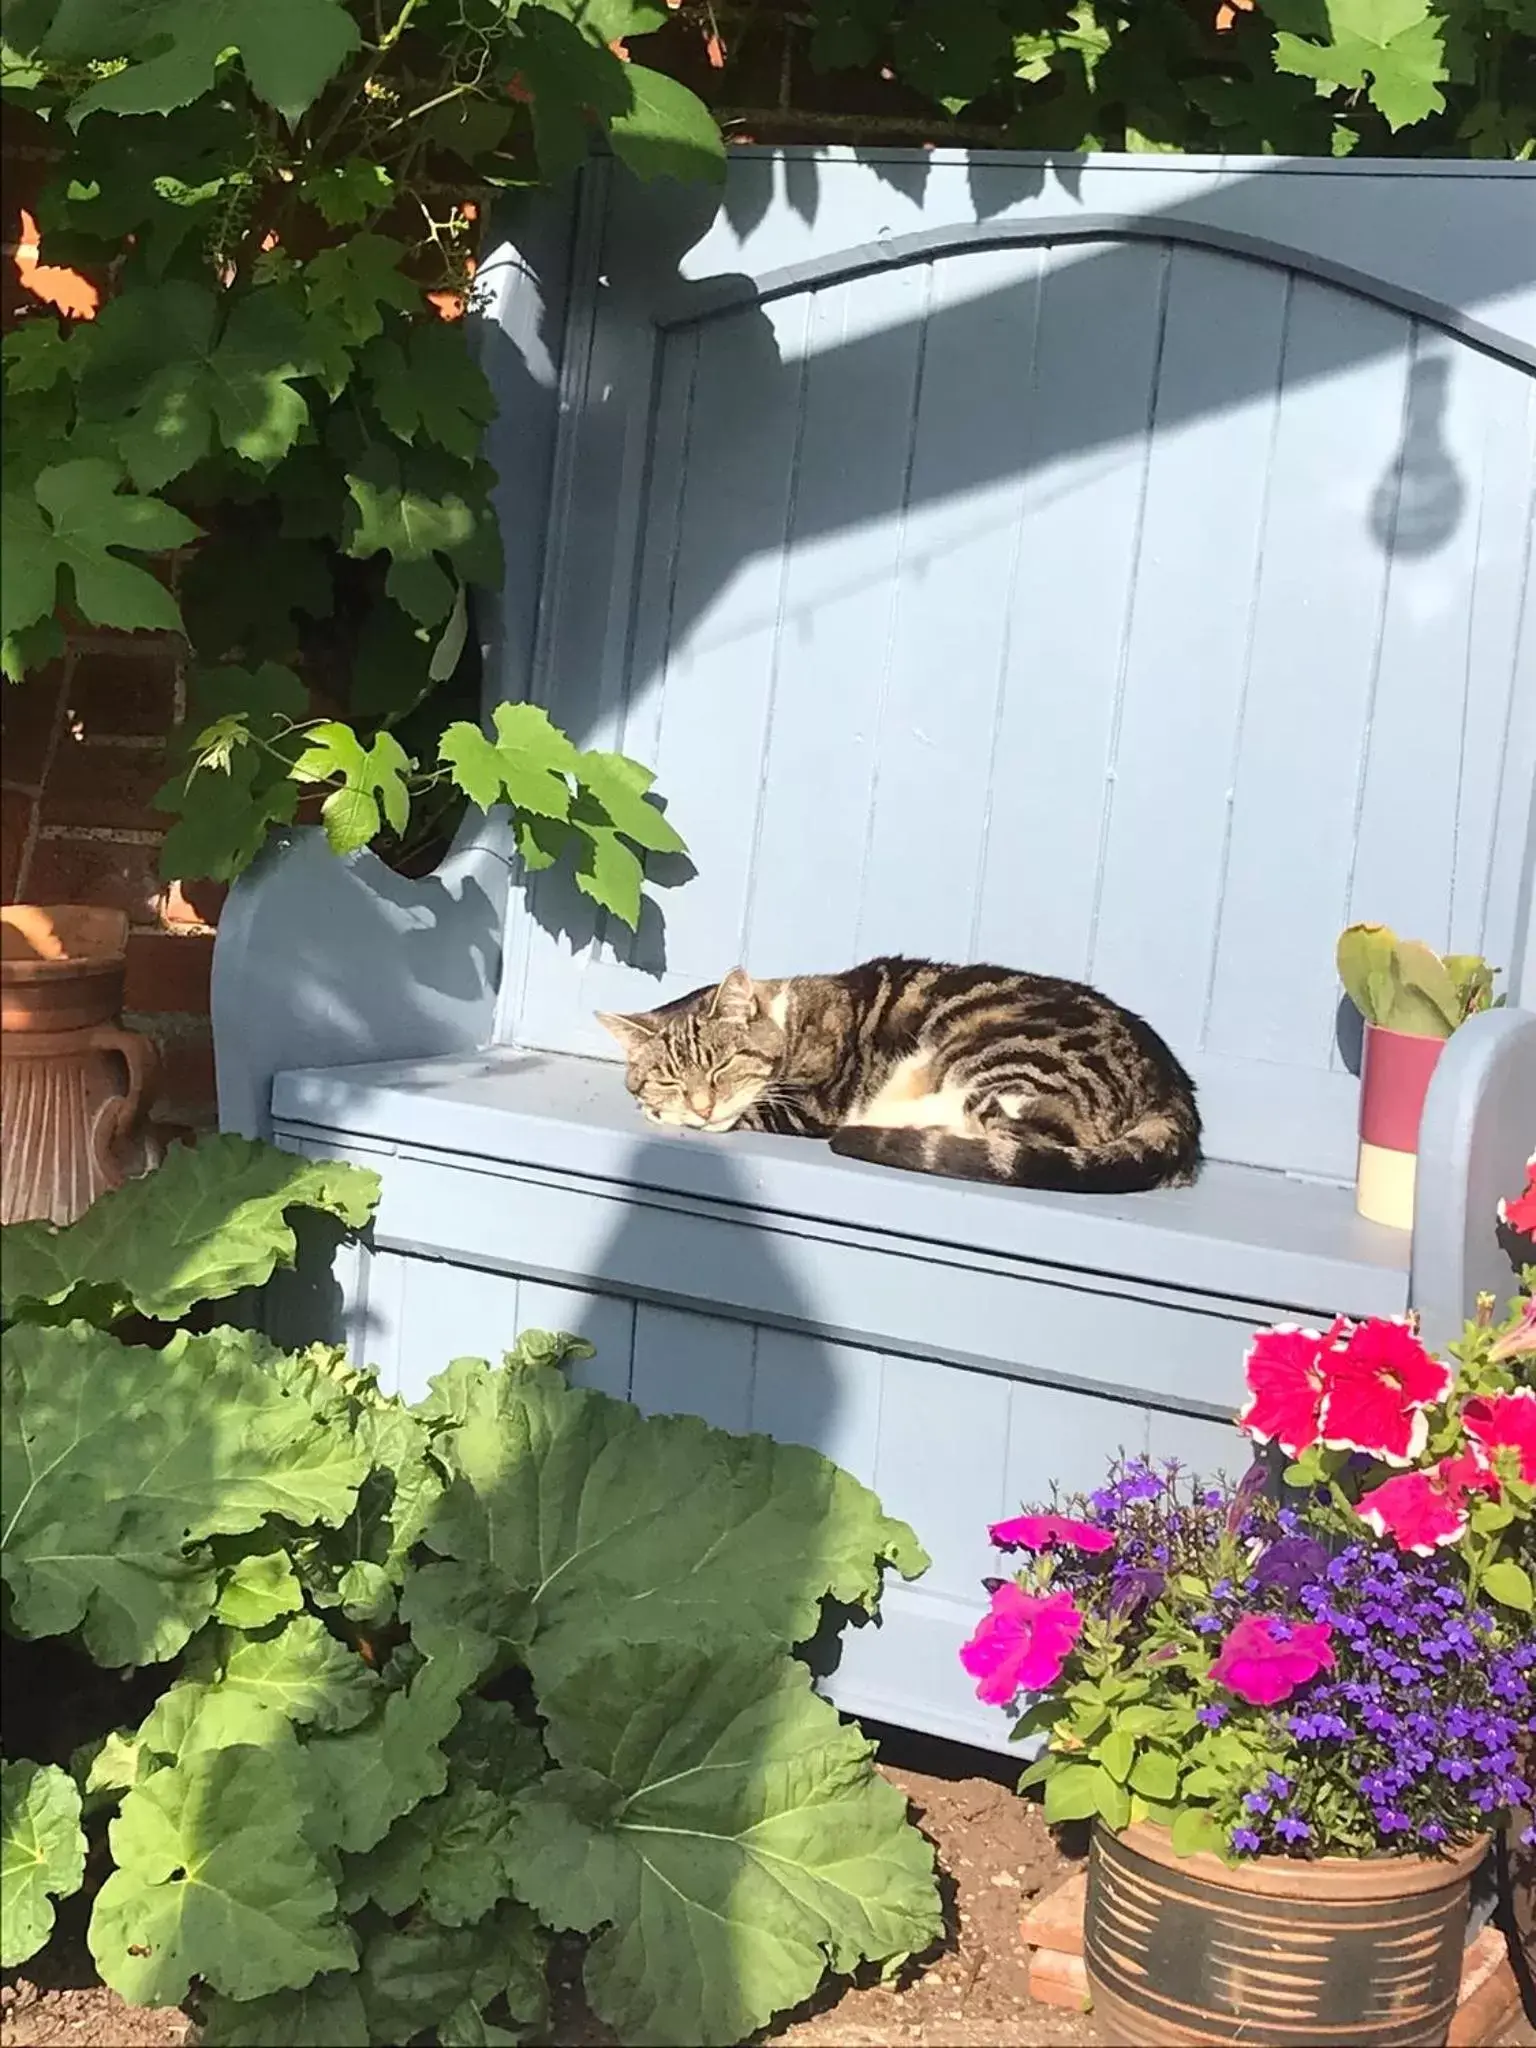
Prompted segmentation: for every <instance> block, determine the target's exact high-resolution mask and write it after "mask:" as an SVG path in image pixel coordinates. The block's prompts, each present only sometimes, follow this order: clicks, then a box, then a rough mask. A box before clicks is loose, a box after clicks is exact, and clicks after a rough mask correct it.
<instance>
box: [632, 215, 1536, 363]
mask: <svg viewBox="0 0 1536 2048" xmlns="http://www.w3.org/2000/svg"><path fill="white" fill-rule="evenodd" d="M1531 197H1532V202H1533V204H1536V188H1533V190H1532V194H1531ZM1120 241H1144V242H1157V243H1167V244H1179V245H1183V246H1185V247H1189V248H1196V249H1212V250H1216V251H1218V252H1220V253H1221V254H1222V255H1226V256H1235V257H1239V258H1241V259H1243V260H1245V261H1248V262H1252V263H1261V264H1264V265H1266V266H1268V267H1270V268H1273V269H1278V270H1289V271H1293V272H1295V273H1296V274H1298V275H1299V276H1302V277H1311V278H1316V279H1317V280H1318V282H1319V283H1322V284H1330V285H1334V286H1336V287H1337V288H1338V289H1340V290H1341V291H1346V292H1351V293H1353V294H1354V295H1355V296H1356V297H1358V298H1362V299H1369V300H1372V301H1374V302H1375V303H1376V304H1378V305H1382V306H1387V307H1390V308H1391V309H1392V310H1393V311H1394V312H1398V313H1404V314H1407V315H1408V316H1409V317H1410V318H1411V319H1415V320H1422V321H1425V322H1428V323H1429V324H1430V325H1432V326H1435V327H1439V328H1442V329H1443V330H1444V331H1445V332H1446V333H1448V334H1453V335H1456V336H1458V337H1459V338H1460V339H1462V340H1464V341H1469V342H1471V343H1473V344H1474V345H1475V346H1476V347H1478V348H1483V349H1486V350H1488V351H1489V353H1490V354H1492V355H1496V356H1500V357H1502V358H1503V359H1504V360H1505V361H1506V362H1509V363H1514V364H1516V365H1517V366H1518V367H1519V368H1521V369H1526V370H1536V339H1533V340H1530V341H1526V340H1523V339H1521V338H1520V337H1519V336H1517V335H1514V334H1511V333H1508V332H1506V331H1505V330H1503V329H1501V328H1499V327H1496V326H1494V325H1492V324H1491V323H1490V322H1489V321H1487V320H1483V319H1479V318H1477V317H1476V316H1475V315H1473V314H1472V313H1469V312H1467V311H1465V310H1464V309H1462V308H1460V307H1458V306H1455V305H1452V304H1448V303H1447V302H1446V301H1445V300H1443V299H1435V298H1432V297H1430V296H1429V295H1428V294H1427V293H1424V292H1418V291H1413V290H1411V289H1409V288H1408V287H1406V286H1404V285H1401V284H1397V283H1394V282H1392V281H1390V280H1388V279H1383V278H1381V277H1379V276H1376V275H1373V274H1372V273H1370V272H1368V271H1364V270H1360V269H1358V268H1356V267H1355V266H1353V265H1351V264H1347V263H1338V262H1335V261H1333V260H1332V259H1331V258H1329V257H1327V256H1324V255H1321V254H1319V253H1318V252H1317V251H1316V250H1314V249H1306V248H1300V247H1294V246H1292V245H1290V244H1287V243H1284V242H1278V241H1274V240H1271V239H1269V238H1268V237H1265V236H1262V235H1257V234H1245V233H1242V232H1240V231H1238V230H1235V229H1231V228H1224V227H1221V226H1219V225H1217V224H1216V223H1213V222H1208V221H1195V220H1178V219H1174V218H1169V217H1166V216H1160V215H1156V214H1151V215H1148V214H1134V213H1072V214H1067V213H1061V214H1046V215H1043V216H1037V217H1035V218H1032V219H1028V220H1015V221H990V220H982V221H959V222H955V223H952V224H950V225H947V226H945V227H939V228H927V229H920V230H917V231H914V232H912V233H909V234H902V235H892V236H888V237H882V238H881V239H879V240H877V241H873V242H865V243H863V244H861V245H859V246H857V247H854V248H849V249H840V250H835V251H832V252H830V253H828V254H827V255H825V256H819V257H815V258H813V259H812V260H810V261H809V262H805V263H792V264H785V265H783V266H781V267H780V268H778V269H776V270H769V271H765V272H764V273H763V274H761V275H760V276H752V275H750V274H748V273H736V274H734V275H727V276H724V277H716V278H711V279H707V280H705V281H703V282H700V283H696V284H681V285H679V286H678V287H677V289H676V292H675V295H674V296H670V297H664V298H663V299H662V300H661V301H660V303H659V304H658V305H657V307H656V309H655V315H654V318H655V322H656V325H657V326H658V327H659V328H661V329H662V330H663V331H675V330H680V329H683V328H686V327H692V326H697V325H698V324H699V323H701V322H703V321H706V320H712V319H718V318H720V317H721V316H722V315H724V314H728V313H731V312H735V311H737V310H739V309H740V308H742V307H745V306H752V305H758V306H762V305H767V304H769V303H770V302H771V301H772V300H774V299H781V298H786V297H788V296H790V295H791V294H793V293H796V292H802V291H815V290H817V289H818V288H820V287H822V286H825V285H831V284H842V283H846V282H847V281H849V280H851V279H853V278H858V277H867V276H870V275H871V274H872V273H874V272H876V271H881V270H895V269H900V268H902V267H904V266H905V265H907V264H912V263H925V262H929V261H931V260H932V259H933V258H934V257H939V256H964V255H967V254H972V253H974V254H978V255H979V254H981V253H983V252H985V251H987V250H992V249H1014V248H1022V247H1031V246H1034V245H1037V244H1040V243H1064V242H1120ZM1533 267H1536V266H1533Z"/></svg>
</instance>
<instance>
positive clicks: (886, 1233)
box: [273, 1046, 1410, 1402]
mask: <svg viewBox="0 0 1536 2048" xmlns="http://www.w3.org/2000/svg"><path fill="white" fill-rule="evenodd" d="M273 1117H274V1122H275V1123H276V1124H277V1125H279V1126H280V1127H282V1128H283V1129H284V1130H285V1131H287V1132H291V1133H293V1134H294V1135H295V1136H297V1135H298V1132H299V1130H300V1128H302V1127H305V1126H308V1127H310V1128H312V1129H318V1130H323V1131H326V1132H329V1133H334V1134H336V1135H338V1136H340V1135H342V1134H346V1135H349V1136H352V1137H356V1138H360V1139H363V1140H365V1141H367V1142H369V1143H379V1142H382V1143H385V1144H387V1145H389V1146H390V1147H391V1149H392V1150H397V1151H399V1152H404V1153H419V1154H421V1155H422V1156H423V1157H426V1156H431V1157H434V1158H436V1159H439V1160H441V1161H444V1162H446V1161H449V1160H452V1159H454V1158H461V1159H462V1160H464V1162H465V1163H466V1164H468V1163H469V1162H471V1161H472V1162H473V1163H474V1165H475V1167H476V1168H477V1169H478V1170H480V1171H489V1172H492V1173H496V1172H511V1173H514V1174H516V1173H519V1172H522V1171H524V1170H527V1171H531V1172H534V1173H537V1174H551V1175H554V1176H556V1177H558V1178H559V1179H562V1180H567V1181H570V1182H571V1183H573V1184H577V1183H584V1184H597V1185H601V1184H617V1185H621V1186H622V1187H624V1188H625V1190H626V1191H627V1192H628V1194H629V1195H630V1196H631V1197H632V1198H633V1199H635V1200H637V1201H640V1202H645V1201H648V1200H654V1201H656V1202H658V1203H662V1204H671V1203H674V1202H677V1201H682V1202H685V1203H693V1204H699V1205H701V1207H703V1208H705V1209H723V1210H727V1211H737V1212H742V1211H750V1212H752V1218H753V1221H754V1222H756V1223H758V1224H761V1223H762V1222H763V1221H764V1220H765V1219H766V1220H767V1221H768V1222H769V1223H770V1224H771V1227H773V1228H776V1229H778V1230H780V1231H782V1232H784V1233H786V1234H792V1235H794V1236H796V1237H798V1238H801V1239H807V1240H813V1241H819V1242H822V1243H827V1244H832V1243H837V1242H840V1241H844V1240H846V1241H849V1242H869V1241H880V1242H883V1243H884V1244H886V1245H887V1246H888V1247H889V1248H890V1249H891V1250H892V1251H895V1252H898V1253H903V1254H905V1255H906V1256H908V1257H910V1258H913V1259H918V1260H931V1261H933V1262H935V1263H938V1264H950V1263H953V1262H954V1260H955V1258H956V1257H959V1258H961V1259H963V1260H964V1262H965V1264H966V1265H967V1266H971V1265H973V1264H974V1262H975V1261H976V1259H977V1258H978V1257H981V1258H984V1259H986V1260H987V1261H989V1262H998V1263H1007V1264H1012V1265H1016V1266H1019V1267H1020V1268H1031V1269H1036V1270H1039V1269H1042V1268H1053V1269H1067V1270H1068V1271H1070V1272H1072V1273H1075V1274H1078V1275H1081V1276H1082V1277H1083V1280H1084V1282H1085V1284H1086V1283H1088V1282H1089V1281H1090V1280H1097V1281H1099V1282H1101V1283H1103V1284H1114V1283H1122V1284H1124V1285H1126V1286H1129V1287H1149V1288H1153V1289H1156V1290H1157V1291H1159V1292H1169V1293H1174V1292H1176V1293H1181V1294H1189V1295H1209V1296H1214V1297H1220V1298H1222V1299H1223V1300H1240V1301H1243V1302H1247V1303H1251V1304H1254V1305H1255V1306H1257V1307H1261V1308H1263V1309H1265V1310H1272V1311H1273V1312H1274V1313H1275V1314H1276V1315H1289V1316H1303V1317H1315V1316H1319V1315H1321V1316H1323V1317H1325V1318H1326V1317H1329V1316H1331V1315H1333V1314H1334V1313H1335V1312H1343V1313H1347V1314H1352V1315H1361V1316H1363V1315H1394V1314H1399V1313H1401V1311H1402V1310H1403V1309H1404V1308H1405V1307H1406V1306H1407V1301H1408V1267H1409V1243H1410V1240H1409V1238H1408V1235H1407V1233H1406V1232H1403V1231H1397V1230H1388V1229H1384V1228H1382V1227H1381V1226H1380V1225H1377V1224H1373V1223H1368V1222H1366V1221H1365V1220H1364V1219H1363V1218H1362V1217H1360V1216H1359V1215H1357V1214H1356V1213H1355V1208H1354V1199H1353V1194H1352V1192H1351V1190H1349V1189H1348V1188H1343V1187H1336V1186H1329V1185H1327V1184H1324V1183H1320V1182H1315V1181H1307V1180H1302V1179H1299V1178H1297V1177H1295V1176H1293V1175H1290V1174H1284V1173H1274V1172H1267V1171H1264V1170H1262V1169H1258V1168H1253V1167H1244V1166H1233V1165H1229V1164H1226V1163H1224V1162H1221V1161H1212V1162H1210V1163H1209V1164H1207V1166H1206V1168H1205V1170H1204V1172H1203V1174H1202V1175H1201V1178H1200V1180H1199V1182H1198V1183H1197V1185H1196V1186H1194V1187H1192V1188H1173V1189H1166V1190H1162V1191H1159V1192H1157V1193H1154V1194H1150V1195H1124V1196H1119V1197H1114V1196H1111V1197H1105V1196H1101V1195H1092V1196H1087V1195H1059V1194H1053V1193H1044V1192H1038V1191H1035V1190H1032V1189H1028V1188H999V1187H986V1186H981V1185H978V1184H974V1183H970V1182H966V1181H953V1180H945V1179H940V1178H937V1177H930V1176H927V1175H921V1174H907V1173H900V1172H893V1171H892V1170H890V1169H889V1168H885V1167H880V1166H871V1165H867V1164H866V1163H865V1162H863V1161H862V1160H855V1159H844V1158H840V1157H839V1156H837V1155H836V1154H834V1153H833V1152H831V1151H830V1150H829V1149H828V1147H826V1146H825V1145H822V1144H818V1143H815V1142H813V1141H809V1140H805V1139H796V1138H776V1137H765V1136H761V1135H759V1134H757V1133H752V1132H742V1133H740V1134H736V1135H731V1136H728V1137H726V1138H724V1139H722V1138H719V1137H708V1136H703V1135H697V1134H695V1133H692V1132H686V1131H678V1132H670V1131H662V1130H658V1129H656V1128H654V1127H652V1126H649V1125H647V1124H645V1123H644V1122H642V1120H641V1119H640V1117H639V1115H638V1113H637V1111H636V1109H635V1107H634V1104H633V1102H632V1101H631V1099H630V1097H629V1095H628V1093H627V1092H626V1090H625V1088H624V1085H623V1076H622V1072H621V1070H620V1069H619V1068H618V1067H616V1066H615V1065H614V1064H613V1063H612V1062H611V1061H602V1060H588V1059H578V1058H573V1057H570V1056H568V1055H561V1054H548V1053H537V1052H525V1051H520V1050H517V1049H515V1048H513V1047H510V1046H496V1047H491V1048H489V1049H488V1050H486V1051H483V1052H475V1053H470V1054H467V1055H463V1056H460V1057H457V1058H447V1059H435V1060H417V1061H409V1060H407V1061H395V1062H385V1063H378V1064H373V1065H366V1066H354V1067H330V1068H320V1069H314V1070H311V1071H308V1072H302V1071H301V1072H297V1073H287V1074H283V1075H280V1076H279V1077H278V1079H277V1082H276V1084H275V1088H274V1092H273ZM636 1277H638V1276H636ZM649 1281H650V1287H651V1290H652V1291H654V1292H656V1293H658V1294H691V1293H692V1292H693V1291H694V1284H695V1283H694V1281H693V1280H691V1279H690V1276H689V1275H688V1274H687V1273H686V1272H684V1271H678V1272H675V1273H668V1272H665V1271H657V1272H654V1273H652V1274H651V1275H650V1276H649ZM623 1284H625V1285H626V1286H627V1285H629V1284H630V1281H629V1277H628V1276H626V1277H625V1280H624V1283H623ZM714 1299H715V1300H716V1301H717V1302H718V1301H720V1300H721V1297H720V1295H719V1294H718V1291H716V1292H715V1294H714ZM732 1305H733V1306H735V1307H738V1308H740V1309H743V1310H749V1311H751V1312H753V1313H767V1314H771V1313H773V1312H774V1311H775V1309H776V1307H778V1306H779V1304H775V1303H773V1302H771V1301H767V1300H742V1301H739V1302H735V1303H733V1304H732ZM869 1314H870V1317H871V1319H872V1323H871V1327H873V1324H874V1323H875V1322H879V1321H883V1320H884V1318H882V1317H881V1316H880V1313H879V1309H878V1306H877V1305H876V1304H871V1307H870V1311H869ZM882 1334H884V1335H887V1336H891V1337H894V1336H896V1335H897V1334H899V1333H898V1332H896V1331H894V1330H892V1331H888V1332H883V1333H882ZM987 1357H988V1360H989V1362H990V1363H995V1364H1000V1365H1002V1366H1003V1367H1004V1368H1005V1369H1006V1368H1007V1366H1008V1364H1009V1359H1008V1356H1007V1347H1006V1340H1003V1348H1002V1349H999V1350H992V1349H989V1350H988V1352H987ZM1211 1392H1212V1398H1214V1399H1215V1400H1217V1401H1218V1402H1219V1401H1220V1399H1221V1394H1222V1390H1221V1389H1216V1388H1213V1389H1212V1390H1211Z"/></svg>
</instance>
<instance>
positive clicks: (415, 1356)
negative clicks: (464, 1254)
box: [352, 1252, 448, 1401]
mask: <svg viewBox="0 0 1536 2048" xmlns="http://www.w3.org/2000/svg"><path fill="white" fill-rule="evenodd" d="M412 1263H413V1262H412V1261H411V1260H410V1259H407V1258H406V1257H404V1256H403V1254H401V1253H400V1252H375V1253H374V1254H373V1256H372V1258H371V1260H370V1261H369V1274H368V1296H367V1306H366V1309H365V1311H364V1314H363V1317H362V1329H361V1331H360V1332H359V1334H358V1339H357V1343H356V1345H355V1347H354V1349H353V1353H352V1355H353V1357H354V1358H356V1359H357V1360H358V1362H359V1363H360V1364H364V1365H371V1366H373V1367H374V1369H375V1370H376V1371H377V1373H378V1375H379V1385H380V1386H381V1387H382V1388H383V1389H384V1391H385V1393H387V1394H399V1395H400V1397H401V1398H402V1400H406V1401H419V1400H420V1399H421V1397H422V1395H423V1394H424V1393H425V1392H426V1391H427V1381H428V1379H429V1378H430V1377H431V1375H432V1374H433V1373H435V1372H439V1371H441V1369H442V1367H443V1366H444V1365H446V1364H447V1362H448V1361H447V1359H446V1358H439V1357H437V1356H436V1355H435V1354H434V1353H432V1352H431V1351H429V1350H428V1349H427V1348H426V1347H425V1346H422V1347H420V1348H418V1349H417V1350H416V1351H414V1352H412V1351H409V1350H408V1349H407V1345H406V1336H407V1332H406V1297H407V1282H408V1279H409V1273H408V1268H409V1267H410V1266H411V1264H412ZM445 1270H446V1269H445Z"/></svg>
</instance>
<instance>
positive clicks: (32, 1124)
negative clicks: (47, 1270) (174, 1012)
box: [0, 903, 163, 1223]
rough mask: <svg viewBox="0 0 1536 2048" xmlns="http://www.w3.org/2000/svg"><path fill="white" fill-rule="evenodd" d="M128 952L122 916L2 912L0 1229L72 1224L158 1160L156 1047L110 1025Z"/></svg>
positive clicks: (68, 910) (76, 908)
mask: <svg viewBox="0 0 1536 2048" xmlns="http://www.w3.org/2000/svg"><path fill="white" fill-rule="evenodd" d="M127 951H128V920H127V918H126V917H124V916H123V914H122V912H121V911H118V910H101V909H97V908H95V907H94V906H90V905H86V904H78V903H50V904H40V903H12V904H7V905H6V906H5V907H4V908H3V909H0V1033H3V1039H4V1058H3V1060H0V1222H5V1223H20V1222H23V1221H25V1220H27V1219H29V1218H32V1217H41V1218H44V1219H45V1220H47V1221H48V1222H51V1223H73V1222H74V1220H75V1218H76V1217H77V1216H79V1215H81V1214H82V1213H83V1212H84V1211H85V1210H86V1209H88V1208H89V1207H90V1205H91V1203H92V1202H94V1201H95V1199H96V1197H97V1196H98V1195H101V1194H105V1193H106V1191H107V1190H108V1189H109V1188H117V1187H121V1186H122V1184H123V1182H124V1181H126V1180H131V1179H133V1178H134V1176H135V1175H137V1174H140V1173H144V1172H146V1171H147V1170H148V1169H149V1168H150V1167H151V1166H153V1165H155V1164H156V1163H157V1161H158V1160H159V1157H160V1153H161V1150H162V1149H163V1148H162V1144H161V1140H160V1137H159V1135H158V1134H157V1133H156V1132H155V1130H154V1129H153V1127H152V1126H151V1125H150V1123H149V1110H150V1106H151V1103H152V1102H153V1100H154V1093H155V1087H156V1083H157V1079H158V1073H159V1063H158V1060H157V1058H156V1055H155V1048H154V1046H153V1045H152V1044H151V1042H150V1041H149V1039H147V1038H145V1037H144V1036H143V1034H142V1033H140V1032H137V1031H125V1030H123V1028H122V1026H121V1025H120V1024H119V1023H118V1022H117V1017H118V1013H119V1011H120V1010H121V1009H122V1005H123V982H124V976H125V974H126V970H127Z"/></svg>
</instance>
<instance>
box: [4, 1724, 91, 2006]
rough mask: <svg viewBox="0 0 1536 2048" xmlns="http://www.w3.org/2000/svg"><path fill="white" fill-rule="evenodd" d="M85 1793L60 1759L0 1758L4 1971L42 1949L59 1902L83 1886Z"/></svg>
mask: <svg viewBox="0 0 1536 2048" xmlns="http://www.w3.org/2000/svg"><path fill="white" fill-rule="evenodd" d="M84 1875H85V1835H84V1832H83V1831H82V1829H81V1826H80V1793H79V1790H78V1788H77V1787H76V1785H75V1782H74V1780H73V1779H72V1778H71V1777H70V1776H69V1773H68V1772H67V1771H61V1770H60V1769H59V1767H58V1765H57V1764H34V1763H28V1762H27V1761H26V1760H25V1759H23V1760H21V1761H20V1762H17V1763H6V1764H0V1969H5V1970H14V1969H15V1967H16V1965H17V1964H18V1963H24V1962H25V1961H26V1960H27V1958H28V1956H32V1955H36V1953H37V1951H38V1950H39V1949H40V1948H41V1947H42V1946H43V1944H44V1942H45V1941H46V1940H47V1939H48V1937H49V1935H50V1934H51V1933H52V1932H53V1901H54V1900H55V1899H66V1898H68V1897H69V1895H70V1893H71V1892H75V1891H78V1890H79V1889H80V1880H81V1879H82V1878H83V1877H84Z"/></svg>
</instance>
